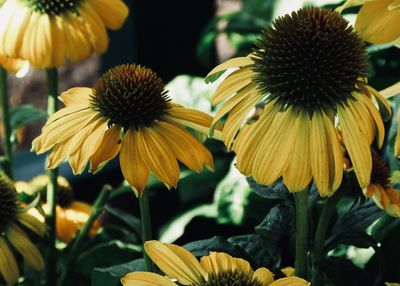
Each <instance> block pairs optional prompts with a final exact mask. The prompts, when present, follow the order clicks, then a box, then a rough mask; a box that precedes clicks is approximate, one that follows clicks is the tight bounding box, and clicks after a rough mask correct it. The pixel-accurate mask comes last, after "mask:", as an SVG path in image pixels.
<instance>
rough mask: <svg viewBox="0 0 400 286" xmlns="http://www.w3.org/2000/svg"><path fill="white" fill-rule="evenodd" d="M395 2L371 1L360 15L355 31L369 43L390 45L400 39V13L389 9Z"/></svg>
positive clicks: (363, 7)
mask: <svg viewBox="0 0 400 286" xmlns="http://www.w3.org/2000/svg"><path fill="white" fill-rule="evenodd" d="M391 2H393V0H379V1H369V2H367V3H365V4H364V5H363V6H362V8H361V10H360V12H359V13H358V16H357V20H356V24H355V29H356V30H357V31H358V33H359V34H360V35H361V37H362V38H363V39H364V40H366V41H367V42H370V43H373V44H382V43H389V42H392V41H394V40H396V39H397V38H399V37H400V29H399V28H398V27H399V25H400V11H398V10H397V9H395V10H390V9H388V7H389V5H390V4H391Z"/></svg>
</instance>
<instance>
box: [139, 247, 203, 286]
mask: <svg viewBox="0 0 400 286" xmlns="http://www.w3.org/2000/svg"><path fill="white" fill-rule="evenodd" d="M145 250H146V252H147V254H148V255H149V256H150V258H151V260H153V261H154V263H155V264H156V265H157V266H158V268H160V269H161V271H163V272H164V273H165V274H166V275H167V276H168V277H170V278H172V279H177V280H178V281H179V283H181V284H183V285H197V284H198V283H199V282H200V281H202V279H203V278H204V277H206V275H207V274H206V272H205V271H204V270H203V269H202V268H201V266H200V263H199V262H198V261H197V259H196V258H195V257H194V256H193V255H192V254H191V253H190V252H189V251H187V250H186V249H184V248H183V247H179V246H177V245H171V244H164V243H161V242H159V241H155V240H153V241H147V242H146V243H145Z"/></svg>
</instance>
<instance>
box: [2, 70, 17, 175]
mask: <svg viewBox="0 0 400 286" xmlns="http://www.w3.org/2000/svg"><path fill="white" fill-rule="evenodd" d="M0 92H1V95H0V98H1V111H2V127H3V149H4V172H5V173H6V175H7V176H9V177H10V179H11V180H13V179H14V170H13V152H12V144H11V125H10V100H9V98H8V85H7V71H6V70H5V69H4V68H3V67H2V66H1V65H0Z"/></svg>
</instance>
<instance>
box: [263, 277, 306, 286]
mask: <svg viewBox="0 0 400 286" xmlns="http://www.w3.org/2000/svg"><path fill="white" fill-rule="evenodd" d="M269 285H270V286H308V285H311V283H310V282H307V281H306V280H304V279H301V278H298V277H285V278H281V279H278V280H276V281H274V282H272V283H271V284H269Z"/></svg>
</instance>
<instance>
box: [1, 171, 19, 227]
mask: <svg viewBox="0 0 400 286" xmlns="http://www.w3.org/2000/svg"><path fill="white" fill-rule="evenodd" d="M17 211H18V205H17V192H16V190H15V187H14V184H13V182H12V181H11V180H10V179H9V178H8V177H7V176H6V175H4V174H0V234H2V233H3V232H4V231H6V230H7V227H8V226H9V225H10V224H11V223H13V222H14V220H15V218H16V216H17Z"/></svg>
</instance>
